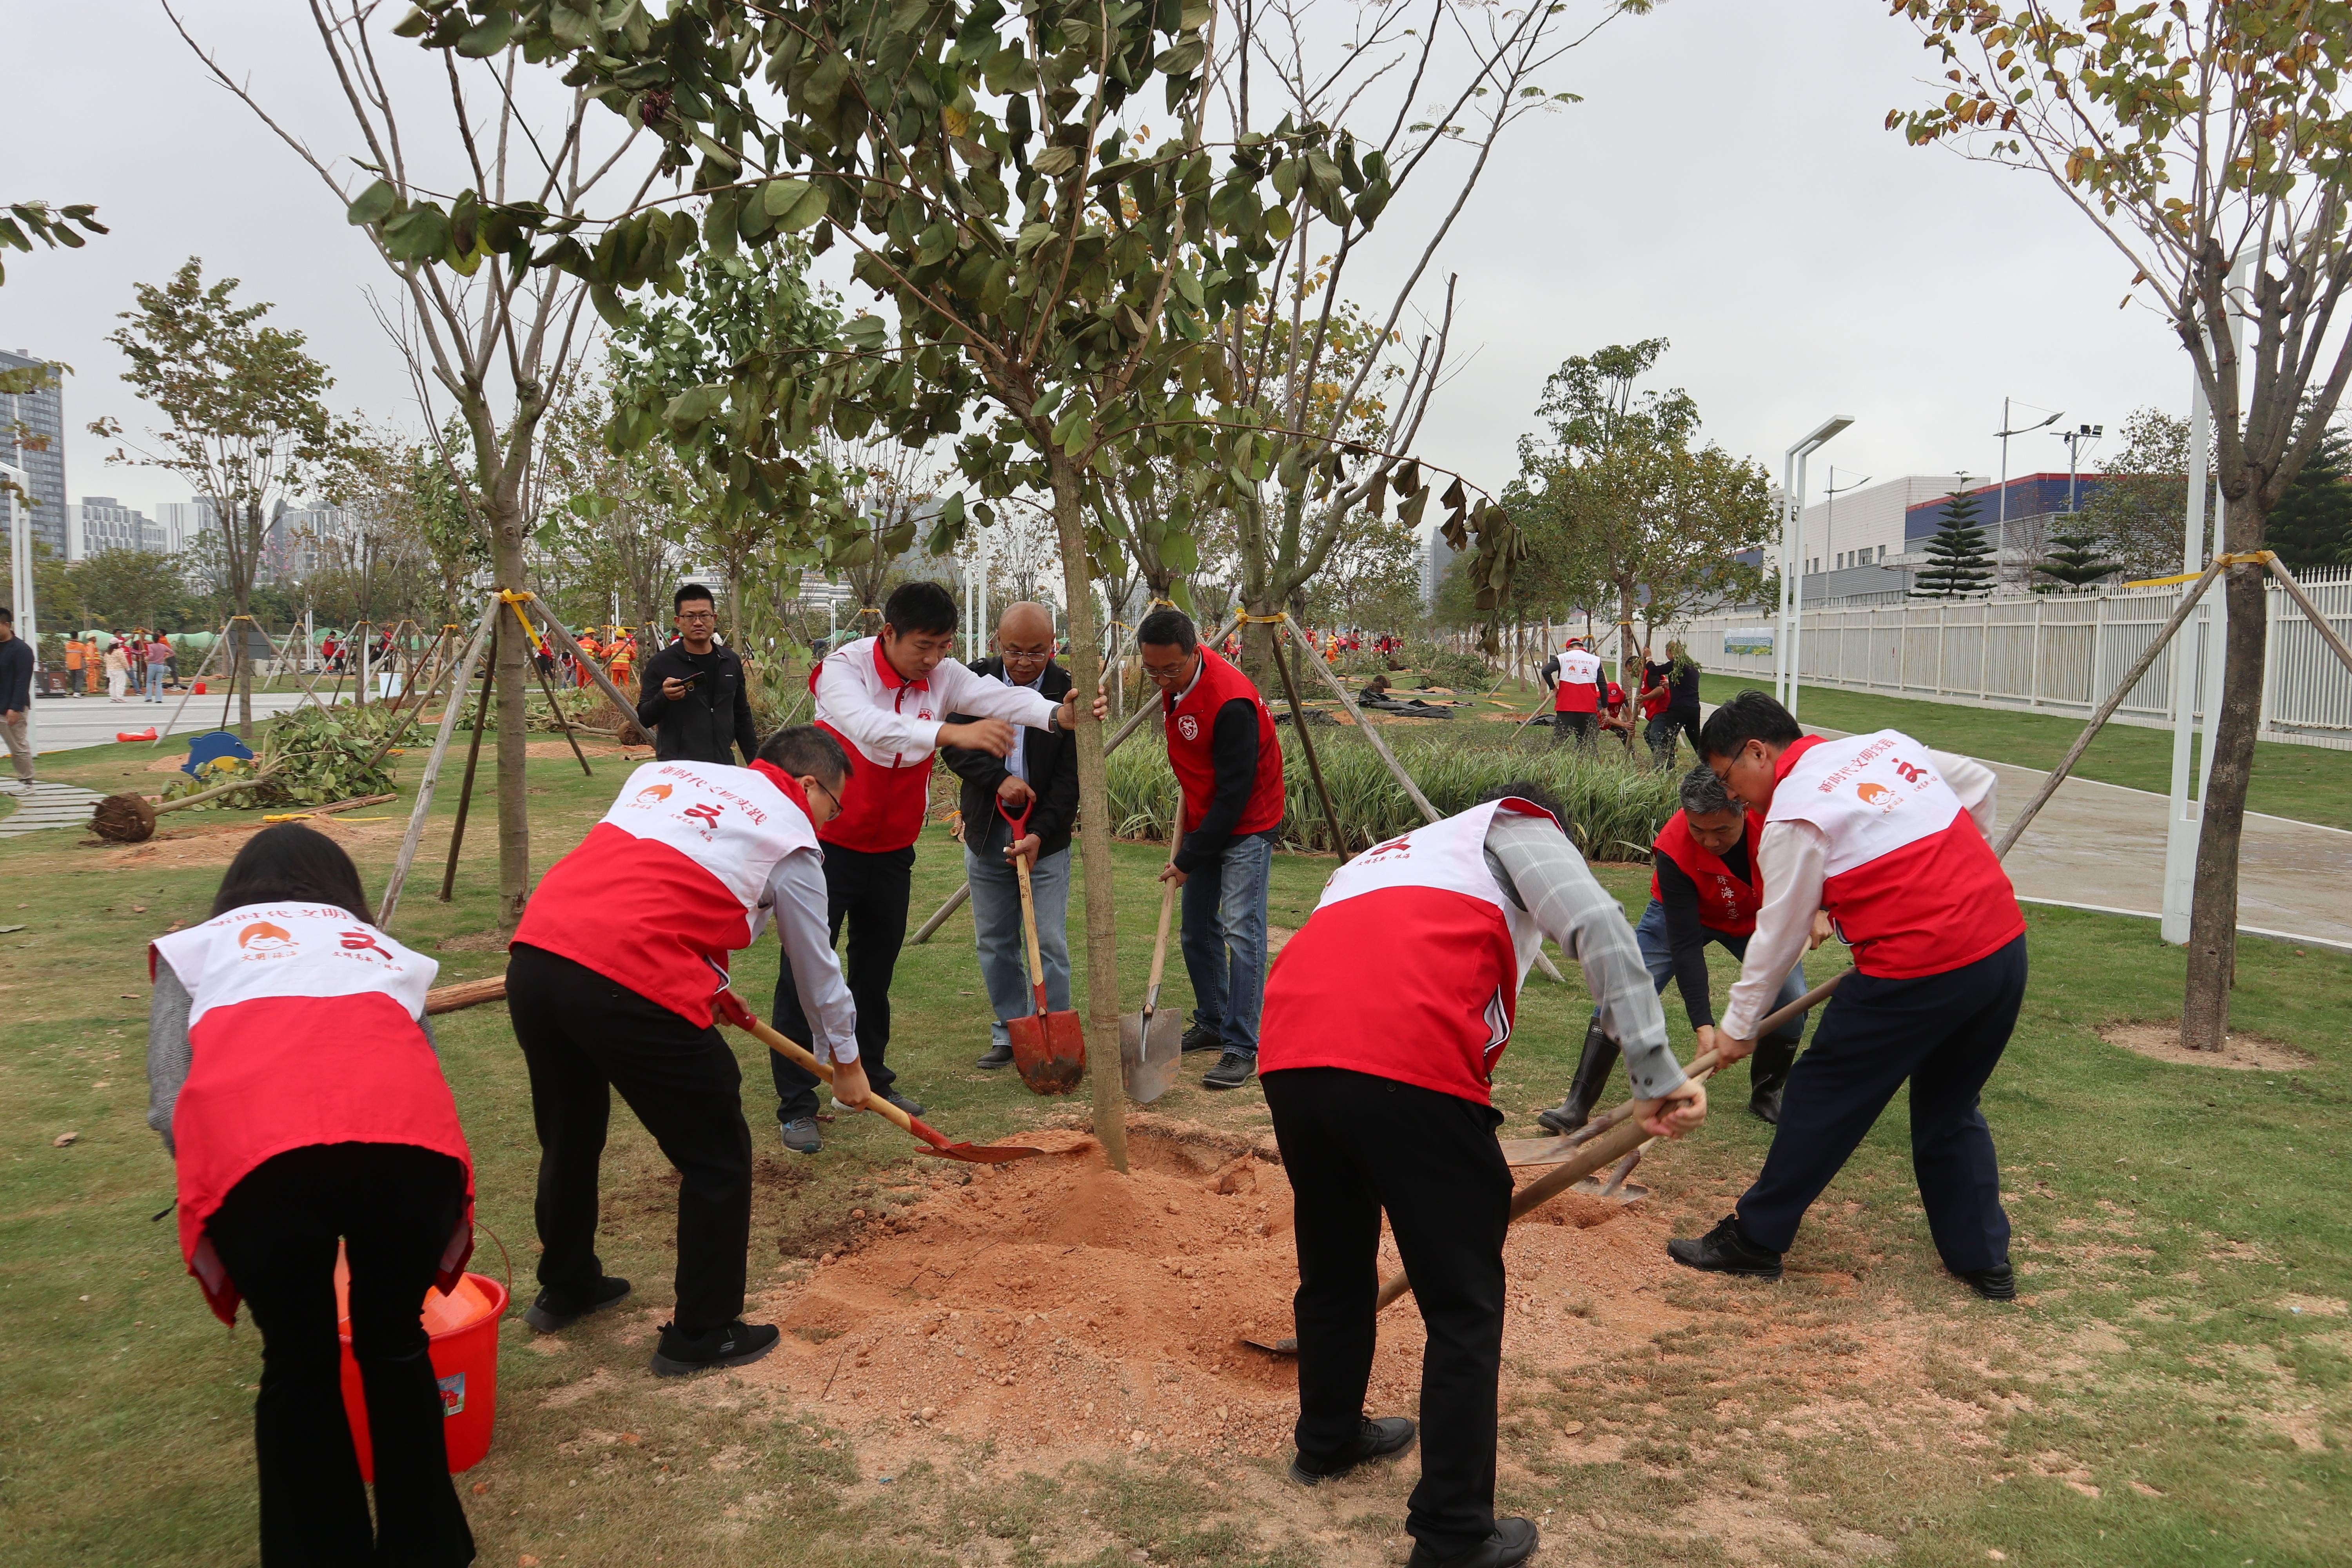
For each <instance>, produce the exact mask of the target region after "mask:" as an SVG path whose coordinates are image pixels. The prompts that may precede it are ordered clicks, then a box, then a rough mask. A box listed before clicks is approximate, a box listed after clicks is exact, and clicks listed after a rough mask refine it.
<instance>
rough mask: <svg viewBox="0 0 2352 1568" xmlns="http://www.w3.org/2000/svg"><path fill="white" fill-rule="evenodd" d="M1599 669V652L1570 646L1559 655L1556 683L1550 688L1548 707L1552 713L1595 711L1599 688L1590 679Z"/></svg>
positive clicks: (1597, 706) (1599, 702)
mask: <svg viewBox="0 0 2352 1568" xmlns="http://www.w3.org/2000/svg"><path fill="white" fill-rule="evenodd" d="M1600 673H1601V656H1600V655H1599V654H1597V653H1587V652H1586V651H1585V650H1584V649H1582V648H1580V647H1576V648H1570V649H1569V650H1568V651H1567V652H1566V653H1564V654H1561V655H1560V656H1559V684H1558V685H1557V686H1554V687H1553V688H1552V689H1551V710H1552V711H1553V712H1555V713H1596V712H1599V711H1600V710H1601V691H1600V689H1599V688H1597V687H1595V686H1594V685H1593V684H1592V682H1593V679H1594V678H1595V677H1596V676H1598V675H1599V674H1600Z"/></svg>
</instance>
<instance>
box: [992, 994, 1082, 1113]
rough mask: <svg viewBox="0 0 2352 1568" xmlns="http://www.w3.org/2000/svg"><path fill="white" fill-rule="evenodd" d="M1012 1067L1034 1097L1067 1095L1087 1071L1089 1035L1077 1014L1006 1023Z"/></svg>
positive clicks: (1035, 1016) (1030, 1016)
mask: <svg viewBox="0 0 2352 1568" xmlns="http://www.w3.org/2000/svg"><path fill="white" fill-rule="evenodd" d="M1004 1032H1005V1034H1006V1035H1008V1036H1009V1037H1011V1038H1012V1042H1013V1069H1014V1070H1015V1071H1016V1072H1018V1073H1020V1075H1021V1081H1022V1082H1023V1083H1025V1084H1027V1085H1028V1086H1029V1091H1030V1092H1031V1093H1032V1094H1068V1093H1069V1092H1070V1091H1071V1090H1073V1089H1076V1088H1077V1087H1078V1079H1080V1078H1081V1077H1083V1076H1084V1075H1085V1073H1086V1070H1087V1032H1086V1026H1085V1025H1084V1024H1082V1023H1081V1022H1080V1021H1079V1019H1078V1016H1077V1014H1076V1013H1075V1012H1071V1011H1067V1010H1065V1011H1063V1012H1059V1013H1031V1014H1028V1015H1026V1016H1023V1017H1019V1018H1010V1019H1007V1020H1006V1021H1005V1025H1004Z"/></svg>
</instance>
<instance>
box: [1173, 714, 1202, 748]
mask: <svg viewBox="0 0 2352 1568" xmlns="http://www.w3.org/2000/svg"><path fill="white" fill-rule="evenodd" d="M1176 732H1177V733H1178V734H1180V735H1181V736H1183V737H1184V738H1185V739H1186V740H1188V741H1197V740H1199V739H1200V738H1201V721H1199V720H1198V719H1195V718H1193V717H1192V715H1191V714H1190V713H1185V714H1181V715H1180V716H1178V718H1177V720H1176Z"/></svg>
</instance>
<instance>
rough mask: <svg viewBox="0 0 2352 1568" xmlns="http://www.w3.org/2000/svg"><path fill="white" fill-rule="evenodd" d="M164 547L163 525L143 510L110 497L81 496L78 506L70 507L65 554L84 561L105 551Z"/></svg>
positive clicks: (71, 558)
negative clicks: (71, 515)
mask: <svg viewBox="0 0 2352 1568" xmlns="http://www.w3.org/2000/svg"><path fill="white" fill-rule="evenodd" d="M164 548H165V545H164V542H163V525H162V524H160V523H157V522H155V521H152V520H151V519H150V518H149V517H148V516H147V515H146V513H144V512H142V511H141V510H138V509H137V508H135V507H127V506H124V505H123V504H122V503H121V501H118V500H115V499H114V498H113V497H112V496H84V497H82V498H81V505H80V506H79V507H77V508H75V509H74V516H73V528H72V530H71V532H70V534H69V536H68V541H67V550H66V557H67V559H68V560H71V561H87V560H89V558H90V557H91V556H93V555H96V554H98V553H99V552H100V551H105V550H151V551H156V552H161V551H163V549H164Z"/></svg>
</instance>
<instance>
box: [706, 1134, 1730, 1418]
mask: <svg viewBox="0 0 2352 1568" xmlns="http://www.w3.org/2000/svg"><path fill="white" fill-rule="evenodd" d="M1135 1131H1137V1132H1138V1133H1139V1135H1138V1136H1134V1137H1131V1138H1130V1140H1129V1156H1130V1158H1129V1163H1130V1166H1131V1173H1130V1174H1129V1175H1127V1176H1120V1175H1118V1174H1117V1173H1114V1172H1112V1171H1111V1170H1110V1169H1109V1167H1108V1163H1106V1162H1105V1160H1104V1159H1103V1156H1102V1151H1101V1146H1100V1145H1099V1144H1098V1143H1097V1142H1096V1141H1095V1140H1094V1139H1093V1138H1092V1137H1091V1136H1089V1135H1087V1133H1085V1132H1082V1131H1075V1130H1067V1129H1065V1130H1059V1131H1045V1132H1040V1133H1035V1134H1032V1135H1024V1136H1022V1137H1020V1138H1018V1139H1016V1140H1010V1141H1014V1142H1026V1143H1031V1144H1034V1145H1036V1146H1038V1147H1041V1148H1044V1149H1045V1150H1046V1151H1047V1155H1046V1157H1045V1158H1044V1159H1039V1160H1030V1161H1025V1162H1023V1163H1017V1164H1011V1165H1001V1166H969V1167H955V1168H953V1169H952V1170H932V1171H927V1172H926V1173H924V1176H925V1178H926V1179H927V1181H928V1183H929V1187H930V1190H929V1193H928V1194H924V1195H922V1196H920V1197H919V1200H918V1201H914V1202H912V1203H911V1205H909V1206H908V1207H906V1208H903V1209H901V1210H899V1211H898V1212H897V1213H895V1214H892V1215H887V1217H885V1218H883V1219H882V1220H880V1221H879V1222H877V1224H875V1225H874V1226H872V1227H871V1228H870V1229H869V1230H868V1232H867V1233H866V1236H865V1237H863V1238H862V1239H861V1240H860V1241H859V1242H858V1243H857V1244H856V1245H855V1246H854V1247H852V1248H851V1249H850V1250H847V1251H845V1252H843V1253H840V1254H837V1255H836V1254H833V1253H828V1254H826V1255H825V1256H824V1258H823V1259H821V1260H820V1261H819V1262H818V1264H817V1265H816V1267H815V1268H814V1270H813V1271H812V1272H810V1273H809V1274H808V1275H807V1276H806V1277H805V1278H803V1279H798V1280H796V1281H794V1282H792V1283H789V1284H786V1285H783V1286H782V1287H781V1288H780V1289H777V1290H775V1291H774V1292H772V1294H770V1295H769V1296H768V1297H767V1298H766V1299H765V1300H763V1301H762V1302H761V1311H762V1312H764V1313H768V1314H772V1316H773V1319H774V1321H777V1322H779V1323H782V1324H783V1325H785V1326H787V1327H788V1328H789V1329H790V1331H791V1332H789V1333H788V1334H787V1336H786V1337H785V1340H784V1343H783V1346H782V1349H780V1350H779V1351H778V1352H777V1353H776V1354H774V1355H772V1356H770V1357H769V1358H768V1359H767V1360H766V1361H764V1362H761V1363H758V1364H756V1365H754V1366H751V1367H748V1368H746V1369H744V1371H743V1373H741V1374H740V1375H741V1376H742V1378H743V1379H744V1381H745V1382H747V1383H749V1384H752V1385H754V1386H765V1387H766V1388H768V1389H770V1390H772V1391H773V1392H774V1393H775V1394H778V1395H780V1396H783V1397H786V1398H789V1399H790V1400H792V1401H793V1402H795V1403H802V1402H806V1403H812V1404H817V1405H824V1406H825V1407H826V1408H824V1411H823V1414H824V1416H825V1418H826V1419H827V1420H829V1421H833V1422H835V1423H838V1424H840V1425H841V1426H845V1427H846V1428H848V1429H850V1430H851V1431H852V1432H853V1433H854V1434H855V1435H856V1436H857V1437H858V1438H859V1440H860V1446H861V1447H864V1448H866V1449H867V1450H868V1452H869V1455H870V1457H871V1458H874V1459H875V1460H877V1462H886V1463H887V1462H893V1461H894V1460H895V1461H897V1462H903V1460H904V1459H905V1458H908V1457H912V1456H914V1455H917V1454H919V1453H921V1452H924V1451H927V1450H929V1449H934V1448H940V1447H950V1446H952V1447H967V1446H968V1445H970V1444H974V1443H980V1442H990V1443H993V1444H994V1445H995V1446H996V1448H997V1451H998V1454H999V1456H1000V1457H1001V1458H1006V1459H1010V1460H1013V1462H1015V1463H1034V1462H1035V1460H1036V1459H1037V1458H1041V1457H1043V1456H1042V1455H1041V1454H1040V1452H1039V1451H1040V1450H1053V1449H1072V1450H1081V1451H1091V1452H1093V1453H1095V1454H1097V1455H1098V1454H1100V1453H1102V1452H1104V1451H1105V1450H1106V1449H1107V1448H1112V1447H1117V1448H1120V1449H1125V1450H1128V1451H1131V1452H1143V1451H1147V1450H1166V1451H1174V1452H1179V1453H1187V1454H1201V1455H1208V1454H1220V1453H1223V1454H1234V1453H1244V1454H1258V1455H1273V1454H1276V1453H1278V1452H1280V1451H1282V1450H1283V1448H1284V1447H1285V1446H1286V1444H1287V1443H1288V1441H1289V1436H1290V1428H1291V1426H1292V1423H1293V1422H1294V1421H1295V1420H1296V1419H1297V1363H1295V1362H1292V1361H1289V1360H1286V1359H1281V1358H1277V1357H1275V1356H1272V1355H1268V1354H1266V1353H1265V1352H1260V1351H1256V1350H1253V1349H1249V1348H1247V1347H1245V1346H1244V1345H1243V1344H1242V1343H1241V1342H1240V1340H1241V1336H1242V1335H1244V1334H1245V1333H1246V1334H1251V1335H1254V1336H1257V1337H1264V1338H1271V1337H1274V1336H1278V1335H1283V1334H1287V1333H1288V1332H1289V1331H1290V1328H1291V1318H1290V1295H1291V1292H1292V1291H1293V1290H1294V1289H1296V1288H1297V1279H1298V1275H1297V1253H1296V1251H1295V1249H1294V1247H1293V1244H1292V1236H1291V1223H1292V1222H1291V1203H1290V1188H1289V1184H1288V1183H1287V1182H1286V1180H1285V1179H1284V1176H1283V1172H1282V1168H1281V1166H1280V1165H1279V1164H1277V1163H1273V1162H1272V1160H1271V1158H1270V1156H1271V1155H1272V1154H1273V1151H1272V1150H1270V1149H1264V1150H1257V1149H1253V1148H1251V1147H1250V1146H1249V1145H1247V1144H1246V1143H1244V1142H1242V1141H1240V1140H1238V1139H1235V1138H1233V1137H1232V1136H1231V1135H1222V1134H1217V1133H1214V1132H1212V1131H1209V1130H1208V1129H1204V1128H1192V1127H1188V1126H1187V1125H1185V1124H1182V1123H1159V1124H1156V1125H1151V1126H1150V1127H1139V1128H1138V1129H1136V1130H1135ZM967 1172H968V1173H969V1180H966V1179H965V1177H966V1173H967ZM908 1195H909V1196H911V1195H912V1194H908ZM1542 1213H1543V1218H1542V1219H1538V1220H1531V1221H1529V1222H1528V1223H1526V1224H1522V1225H1521V1226H1517V1228H1515V1229H1514V1230H1513V1232H1512V1239H1511V1244H1510V1253H1509V1258H1510V1269H1511V1278H1512V1296H1513V1300H1512V1304H1511V1313H1510V1317H1509V1320H1508V1325H1507V1336H1506V1349H1505V1354H1506V1357H1507V1358H1509V1357H1511V1356H1514V1355H1532V1356H1533V1357H1534V1358H1535V1359H1536V1360H1537V1361H1538V1362H1541V1363H1548V1364H1554V1365H1556V1364H1559V1363H1560V1361H1561V1359H1562V1358H1563V1356H1565V1357H1566V1358H1567V1359H1568V1360H1570V1361H1576V1360H1580V1359H1582V1358H1583V1356H1584V1355H1586V1354H1590V1353H1597V1352H1598V1351H1599V1350H1600V1348H1601V1341H1603V1340H1606V1341H1607V1342H1608V1344H1609V1346H1610V1347H1611V1348H1614V1347H1615V1346H1616V1344H1617V1343H1618V1339H1619V1335H1620V1334H1621V1333H1622V1334H1625V1335H1630V1336H1631V1337H1633V1338H1635V1339H1646V1338H1647V1337H1648V1336H1649V1335H1651V1334H1653V1333H1654V1332H1656V1331H1658V1330H1659V1329H1661V1328H1664V1327H1668V1326H1672V1325H1673V1324H1675V1323H1677V1322H1679V1321H1681V1320H1682V1316H1683V1314H1680V1313H1677V1312H1675V1311H1674V1310H1671V1309H1667V1308H1664V1307H1661V1306H1656V1305H1654V1303H1653V1302H1652V1300H1649V1299H1648V1298H1647V1297H1645V1295H1644V1294H1643V1292H1645V1291H1647V1290H1648V1289H1649V1288H1650V1286H1651V1284H1652V1282H1654V1281H1655V1280H1657V1279H1659V1278H1660V1277H1661V1276H1662V1275H1663V1274H1664V1270H1665V1269H1666V1268H1668V1267H1669V1266H1668V1264H1667V1263H1666V1260H1665V1258H1664V1254H1663V1252H1662V1250H1661V1247H1660V1243H1661V1241H1662V1239H1663V1236H1664V1226H1663V1224H1662V1223H1660V1222H1656V1221H1653V1220H1651V1219H1650V1218H1649V1217H1648V1216H1646V1215H1641V1213H1640V1211H1639V1210H1638V1209H1634V1210H1628V1209H1626V1208H1624V1207H1622V1206H1620V1205H1617V1204H1615V1203H1603V1202H1601V1201H1598V1200H1594V1199H1587V1198H1581V1197H1579V1196H1577V1195H1575V1194H1570V1195H1569V1196H1568V1197H1566V1198H1565V1199H1563V1200H1561V1201H1559V1202H1557V1203H1555V1204H1553V1205H1550V1206H1549V1208H1547V1209H1545V1210H1544V1211H1542ZM1546 1221H1549V1223H1545V1222H1546ZM1381 1267H1382V1268H1383V1269H1384V1270H1386V1269H1391V1268H1395V1267H1396V1255H1395V1250H1394V1247H1393V1245H1392V1244H1391V1243H1388V1242H1386V1241H1385V1240H1384V1241H1383V1244H1382V1261H1381ZM1577 1320H1581V1321H1577ZM1612 1322H1613V1323H1615V1324H1617V1325H1619V1326H1618V1327H1616V1328H1612V1327H1610V1326H1609V1325H1611V1324H1612ZM1381 1329H1382V1332H1381V1344H1380V1350H1379V1352H1378V1355H1377V1357H1376V1358H1375V1362H1374V1365H1373V1372H1372V1380H1371V1389H1370V1405H1371V1407H1372V1408H1374V1409H1377V1410H1397V1409H1409V1408H1411V1407H1412V1406H1411V1400H1412V1395H1413V1393H1414V1391H1415V1389H1416V1388H1417V1386H1418V1384H1419V1382H1420V1375H1421V1365H1420V1363H1421V1346H1422V1331H1421V1322H1420V1320H1419V1318H1418V1317H1417V1316H1416V1315H1415V1314H1414V1312H1413V1311H1412V1308H1411V1306H1410V1304H1401V1305H1399V1306H1397V1307H1395V1308H1392V1309H1391V1310H1390V1312H1389V1313H1388V1315H1387V1316H1386V1317H1385V1318H1384V1319H1383V1320H1382V1323H1381Z"/></svg>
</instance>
